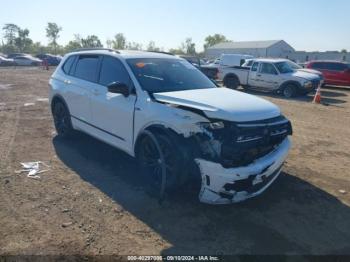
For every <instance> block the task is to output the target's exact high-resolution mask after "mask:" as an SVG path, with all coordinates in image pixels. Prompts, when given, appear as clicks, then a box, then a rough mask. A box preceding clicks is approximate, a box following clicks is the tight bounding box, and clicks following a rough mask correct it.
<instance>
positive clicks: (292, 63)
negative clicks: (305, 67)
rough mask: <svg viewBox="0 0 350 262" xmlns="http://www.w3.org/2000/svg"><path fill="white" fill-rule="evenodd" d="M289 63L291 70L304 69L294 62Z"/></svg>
mask: <svg viewBox="0 0 350 262" xmlns="http://www.w3.org/2000/svg"><path fill="white" fill-rule="evenodd" d="M287 63H288V65H289V66H290V68H292V69H294V70H298V69H302V67H301V66H300V65H298V64H296V63H294V62H292V61H288V62H287Z"/></svg>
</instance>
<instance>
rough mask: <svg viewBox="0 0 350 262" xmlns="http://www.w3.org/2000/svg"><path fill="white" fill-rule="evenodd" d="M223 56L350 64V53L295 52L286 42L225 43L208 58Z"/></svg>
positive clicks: (206, 53)
mask: <svg viewBox="0 0 350 262" xmlns="http://www.w3.org/2000/svg"><path fill="white" fill-rule="evenodd" d="M222 54H246V55H252V56H254V57H276V58H288V59H291V60H293V61H295V62H298V63H304V62H307V61H311V60H338V61H347V62H350V53H346V52H338V51H326V52H306V51H295V50H294V48H293V47H292V46H290V45H289V44H288V43H287V42H285V41H284V40H269V41H246V42H224V43H220V44H217V45H214V46H211V47H209V48H208V49H207V50H206V51H205V55H206V57H207V58H210V59H213V58H217V57H220V56H221V55H222Z"/></svg>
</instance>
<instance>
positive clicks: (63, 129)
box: [52, 101, 73, 138]
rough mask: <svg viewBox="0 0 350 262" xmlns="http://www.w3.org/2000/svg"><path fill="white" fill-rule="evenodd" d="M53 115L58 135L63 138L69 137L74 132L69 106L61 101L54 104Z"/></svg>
mask: <svg viewBox="0 0 350 262" xmlns="http://www.w3.org/2000/svg"><path fill="white" fill-rule="evenodd" d="M52 116H53V120H54V124H55V128H56V132H57V135H58V136H59V137H62V138H68V137H70V136H71V135H72V133H73V127H72V122H71V117H70V114H69V111H68V108H67V107H66V106H65V104H63V103H62V102H61V101H58V102H56V103H55V104H54V106H53V109H52Z"/></svg>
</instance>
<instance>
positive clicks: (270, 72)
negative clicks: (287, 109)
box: [218, 59, 321, 97]
mask: <svg viewBox="0 0 350 262" xmlns="http://www.w3.org/2000/svg"><path fill="white" fill-rule="evenodd" d="M218 78H219V80H222V81H223V83H224V85H225V86H226V87H228V88H231V89H236V88H238V87H239V86H242V87H244V88H250V87H251V88H254V89H258V90H262V91H273V92H279V93H282V94H283V95H284V96H285V97H292V96H294V95H296V94H298V93H299V94H306V93H308V92H311V91H313V90H314V89H316V88H317V87H318V86H319V85H320V84H321V78H320V77H319V76H318V75H317V74H312V73H307V72H302V71H298V70H295V69H293V68H291V67H290V65H289V64H288V62H287V60H285V59H256V60H254V63H253V64H252V66H251V67H241V66H233V67H225V68H220V69H219V73H218Z"/></svg>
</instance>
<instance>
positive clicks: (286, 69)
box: [275, 62, 294, 74]
mask: <svg viewBox="0 0 350 262" xmlns="http://www.w3.org/2000/svg"><path fill="white" fill-rule="evenodd" d="M275 66H276V67H277V69H278V71H279V72H280V73H281V74H287V73H292V72H294V69H293V68H292V67H290V65H289V63H288V62H278V63H275Z"/></svg>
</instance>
